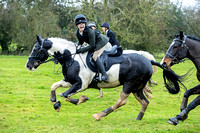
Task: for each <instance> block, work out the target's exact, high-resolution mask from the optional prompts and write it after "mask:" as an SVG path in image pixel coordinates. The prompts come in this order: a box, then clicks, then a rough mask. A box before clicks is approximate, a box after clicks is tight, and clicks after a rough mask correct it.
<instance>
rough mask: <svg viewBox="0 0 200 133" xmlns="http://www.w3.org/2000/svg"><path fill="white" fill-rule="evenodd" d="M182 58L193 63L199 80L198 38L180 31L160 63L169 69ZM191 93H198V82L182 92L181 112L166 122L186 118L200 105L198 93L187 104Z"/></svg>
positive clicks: (175, 121) (199, 51)
mask: <svg viewBox="0 0 200 133" xmlns="http://www.w3.org/2000/svg"><path fill="white" fill-rule="evenodd" d="M184 58H189V59H190V60H191V61H192V62H193V63H194V65H195V66H196V69H197V73H196V75H197V79H198V80H199V81H200V39H199V38H196V37H193V36H186V35H184V34H183V32H180V34H179V35H176V37H175V39H174V40H173V42H172V43H171V45H170V46H169V49H168V51H167V53H166V54H165V56H164V57H163V59H162V61H161V64H162V65H163V66H164V67H166V68H169V69H170V68H171V66H172V65H174V64H178V63H179V62H180V61H181V60H182V59H184ZM193 94H200V84H199V85H197V86H195V87H194V88H191V89H189V90H187V91H186V92H185V93H184V97H183V100H182V104H181V107H180V109H181V112H180V113H179V114H178V115H177V116H176V117H173V118H170V119H169V121H168V122H169V123H170V124H172V125H177V124H178V123H179V120H181V121H184V120H186V118H187V117H188V113H189V112H190V111H191V110H193V109H194V108H195V107H197V106H198V105H200V95H198V96H197V98H196V99H194V100H193V101H192V102H191V103H190V104H189V105H188V106H187V104H188V98H189V97H190V96H191V95H193Z"/></svg>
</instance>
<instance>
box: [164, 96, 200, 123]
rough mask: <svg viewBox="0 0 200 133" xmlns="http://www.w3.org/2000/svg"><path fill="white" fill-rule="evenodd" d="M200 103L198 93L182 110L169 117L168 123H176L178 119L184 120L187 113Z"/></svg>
mask: <svg viewBox="0 0 200 133" xmlns="http://www.w3.org/2000/svg"><path fill="white" fill-rule="evenodd" d="M198 105H200V95H199V96H197V97H196V98H195V99H194V100H193V101H192V102H191V103H190V104H189V105H188V106H187V107H186V108H185V109H184V110H183V111H181V112H180V113H179V114H178V115H177V116H176V117H173V118H170V119H169V121H168V123H170V124H172V125H177V124H178V123H179V122H178V121H179V120H181V121H184V120H186V119H187V117H188V113H189V112H190V111H191V110H193V109H194V108H196V107H197V106H198Z"/></svg>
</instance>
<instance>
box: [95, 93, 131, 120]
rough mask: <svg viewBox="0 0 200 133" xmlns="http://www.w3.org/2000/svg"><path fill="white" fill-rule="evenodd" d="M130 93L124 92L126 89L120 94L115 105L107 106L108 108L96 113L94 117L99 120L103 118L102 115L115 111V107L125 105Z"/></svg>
mask: <svg viewBox="0 0 200 133" xmlns="http://www.w3.org/2000/svg"><path fill="white" fill-rule="evenodd" d="M129 95H130V94H126V93H124V91H122V92H121V94H120V98H119V99H118V101H117V103H116V104H115V105H113V106H111V107H109V108H107V109H106V110H104V111H102V112H101V113H97V114H94V115H93V117H94V118H95V119H96V120H97V121H99V120H100V119H101V117H105V116H107V115H108V114H110V113H111V112H113V111H114V110H115V109H117V108H119V107H121V106H123V105H125V104H126V102H127V99H128V96H129Z"/></svg>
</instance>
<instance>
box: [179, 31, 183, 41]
mask: <svg viewBox="0 0 200 133" xmlns="http://www.w3.org/2000/svg"><path fill="white" fill-rule="evenodd" d="M183 37H184V34H183V32H182V31H180V39H181V40H182V39H183Z"/></svg>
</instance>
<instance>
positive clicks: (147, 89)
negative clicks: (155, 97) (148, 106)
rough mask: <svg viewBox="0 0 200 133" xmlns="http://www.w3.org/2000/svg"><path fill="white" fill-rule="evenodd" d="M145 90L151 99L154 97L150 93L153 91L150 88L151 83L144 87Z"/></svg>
mask: <svg viewBox="0 0 200 133" xmlns="http://www.w3.org/2000/svg"><path fill="white" fill-rule="evenodd" d="M143 92H144V94H145V95H146V96H147V98H149V99H151V98H152V96H151V95H150V94H149V93H151V94H152V91H151V89H150V88H149V85H148V84H146V86H145V87H144V89H143Z"/></svg>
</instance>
